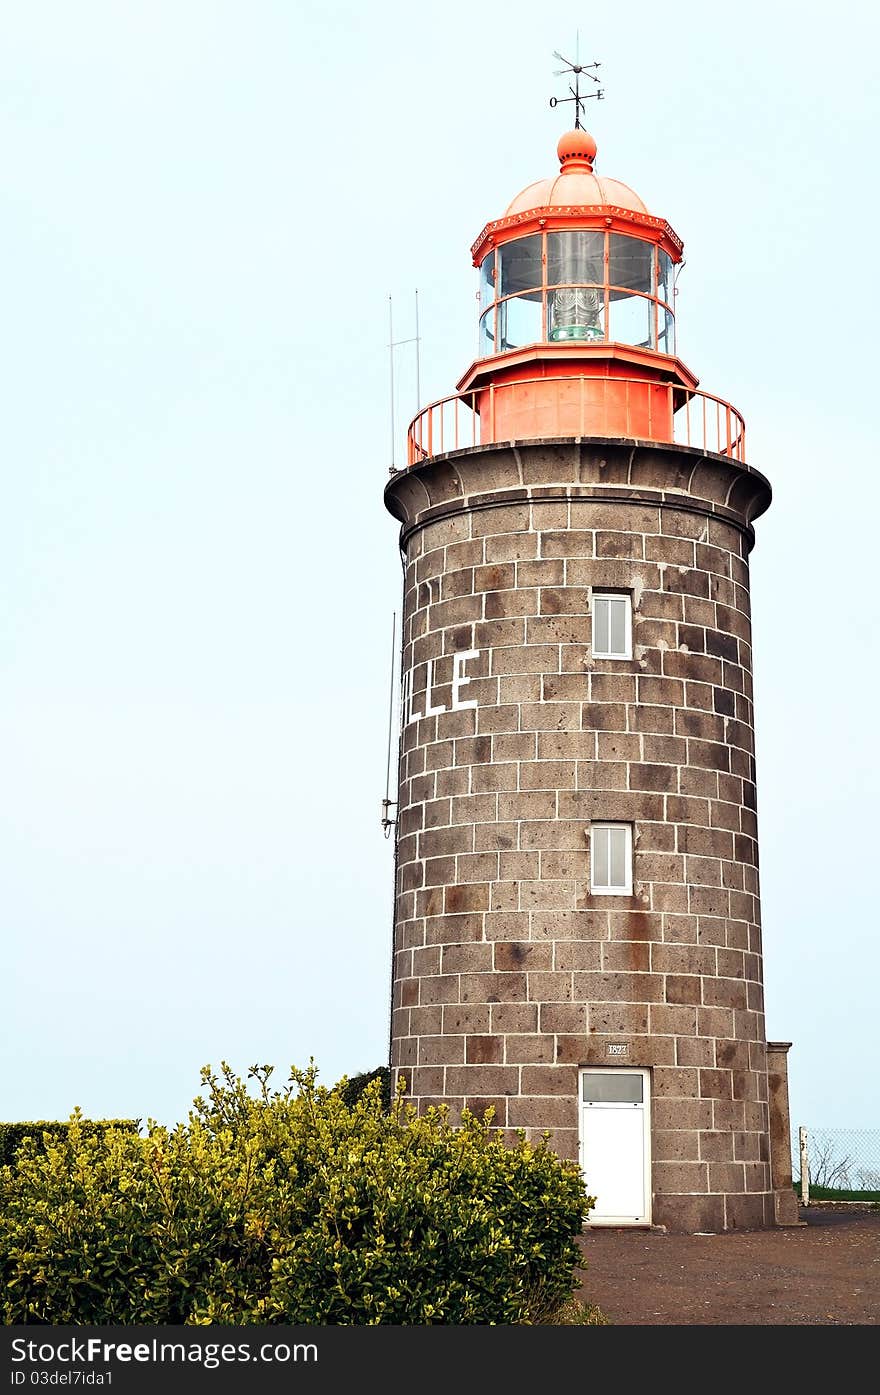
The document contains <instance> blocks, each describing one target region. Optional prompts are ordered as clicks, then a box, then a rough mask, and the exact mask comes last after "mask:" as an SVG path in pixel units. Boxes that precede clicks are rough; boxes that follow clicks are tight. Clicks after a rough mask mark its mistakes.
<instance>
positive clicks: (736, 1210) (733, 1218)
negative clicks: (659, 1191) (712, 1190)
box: [653, 1192, 776, 1235]
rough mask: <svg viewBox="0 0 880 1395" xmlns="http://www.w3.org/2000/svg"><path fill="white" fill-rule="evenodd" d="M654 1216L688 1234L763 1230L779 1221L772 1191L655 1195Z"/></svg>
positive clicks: (656, 1220) (657, 1220)
mask: <svg viewBox="0 0 880 1395" xmlns="http://www.w3.org/2000/svg"><path fill="white" fill-rule="evenodd" d="M653 1219H654V1224H655V1225H658V1226H665V1227H666V1229H667V1230H671V1231H676V1232H678V1233H680V1234H686V1235H693V1234H695V1233H699V1232H701V1231H706V1232H709V1233H712V1234H716V1233H718V1232H719V1231H723V1230H764V1229H767V1228H769V1227H770V1226H773V1225H775V1224H776V1221H775V1213H774V1205H773V1194H772V1192H755V1193H745V1194H740V1195H737V1194H726V1195H715V1196H693V1195H685V1194H682V1195H679V1196H655V1198H654V1218H653Z"/></svg>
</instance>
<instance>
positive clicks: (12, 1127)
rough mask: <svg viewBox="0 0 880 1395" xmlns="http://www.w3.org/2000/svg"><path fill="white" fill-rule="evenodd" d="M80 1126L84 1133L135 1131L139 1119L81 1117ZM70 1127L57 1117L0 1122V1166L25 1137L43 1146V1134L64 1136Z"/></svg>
mask: <svg viewBox="0 0 880 1395" xmlns="http://www.w3.org/2000/svg"><path fill="white" fill-rule="evenodd" d="M79 1123H80V1128H81V1129H83V1131H84V1132H86V1133H94V1132H96V1131H98V1130H100V1129H130V1130H131V1131H132V1132H133V1133H137V1131H138V1129H139V1128H140V1123H141V1121H140V1119H81V1120H80V1121H79ZM69 1128H70V1123H69V1121H68V1120H66V1119H65V1120H64V1121H63V1122H59V1121H58V1120H57V1119H38V1120H37V1121H36V1122H35V1123H23V1124H0V1167H2V1166H3V1165H4V1164H6V1163H11V1162H12V1160H13V1158H14V1157H15V1154H16V1153H17V1152H18V1149H19V1147H20V1146H21V1144H22V1142H23V1141H24V1139H26V1138H33V1139H35V1140H36V1143H37V1146H38V1147H39V1148H42V1147H43V1146H44V1138H45V1135H46V1134H48V1135H49V1136H50V1137H51V1138H59V1137H60V1138H65V1137H66V1136H67V1130H68V1129H69Z"/></svg>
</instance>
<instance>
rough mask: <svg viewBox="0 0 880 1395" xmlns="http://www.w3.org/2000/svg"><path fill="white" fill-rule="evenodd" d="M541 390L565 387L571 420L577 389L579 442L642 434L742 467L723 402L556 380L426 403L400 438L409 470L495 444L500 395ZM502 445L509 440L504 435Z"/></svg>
mask: <svg viewBox="0 0 880 1395" xmlns="http://www.w3.org/2000/svg"><path fill="white" fill-rule="evenodd" d="M547 383H561V384H564V385H565V387H566V390H567V412H568V413H569V414H570V413H571V412H572V410H573V409H574V410H575V411H576V410H577V408H576V406H575V404H573V403H572V401H571V397H570V396H568V394H570V393H571V391H572V389H573V388H574V387H575V386H576V385H577V386H578V387H579V393H580V403H579V413H578V416H579V430H578V434H579V435H582V436H620V437H621V438H630V439H632V438H636V439H639V438H643V439H644V438H646V427H647V439H649V440H653V441H670V442H674V443H675V444H676V445H680V446H696V447H697V448H698V449H701V450H708V451H714V452H715V453H716V454H718V455H727V456H729V457H730V458H731V459H733V460H739V461H745V458H746V455H745V440H746V426H745V422H744V421H743V418H742V416H741V415H740V413H739V412H738V411H737V410H736V408H735V407H732V406H731V404H730V403H729V402H725V401H724V399H723V398H721V397H713V396H712V394H711V393H709V392H699V391H698V390H697V389H695V388H694V389H689V388H684V387H682V386H681V385H680V384H678V383H663V382H658V381H657V380H656V379H655V378H611V377H608V378H599V377H591V376H590V377H588V376H584V377H581V378H570V377H566V376H565V375H564V374H558V375H555V376H552V377H546V378H538V379H535V378H523V379H513V380H511V379H505V380H503V381H502V382H500V383H498V384H495V383H490V384H489V385H488V386H487V387H484V388H479V389H476V390H473V391H471V392H465V393H458V394H456V395H455V396H452V397H441V398H440V399H439V400H438V401H436V402H431V403H430V404H429V405H428V406H427V407H423V408H422V410H421V411H420V412H419V414H418V416H416V417H414V418H413V420H412V421H411V422H410V426H409V430H408V431H407V433H406V455H407V465H418V464H420V463H421V462H422V461H423V460H429V459H431V457H432V456H435V455H443V454H445V453H446V451H453V450H462V449H464V448H466V447H468V446H477V445H487V444H489V443H491V442H493V441H497V440H498V439H499V436H498V435H496V399H497V398H499V397H500V394H502V393H503V394H505V398H506V400H507V401H508V402H509V401H510V393H511V392H512V391H513V390H515V389H516V388H517V387H519V386H522V387H525V388H529V389H535V388H536V387H543V386H544V384H547ZM635 389H638V392H635V391H634V390H635ZM646 389H648V391H646ZM631 396H632V398H633V403H632V411H631V410H630V397H631ZM621 417H622V418H623V421H624V423H625V425H624V428H623V429H621V425H620V423H621ZM670 422H671V423H672V430H671V433H670V429H669V423H670ZM630 427H631V428H632V429H630ZM502 429H503V428H501V427H499V430H502ZM503 439H505V440H506V439H508V437H507V435H504V436H503ZM524 439H528V438H527V437H525V438H524Z"/></svg>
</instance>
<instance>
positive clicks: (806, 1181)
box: [798, 1125, 810, 1206]
mask: <svg viewBox="0 0 880 1395" xmlns="http://www.w3.org/2000/svg"><path fill="white" fill-rule="evenodd" d="M798 1143H799V1144H800V1149H801V1205H802V1206H809V1204H810V1153H809V1149H808V1147H807V1131H806V1129H805V1128H804V1126H803V1125H801V1127H800V1128H799V1129H798Z"/></svg>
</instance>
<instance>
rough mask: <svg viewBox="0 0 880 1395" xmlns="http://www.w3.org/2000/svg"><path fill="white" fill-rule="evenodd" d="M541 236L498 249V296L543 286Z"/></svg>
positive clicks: (511, 243)
mask: <svg viewBox="0 0 880 1395" xmlns="http://www.w3.org/2000/svg"><path fill="white" fill-rule="evenodd" d="M541 271H542V267H541V235H540V233H538V234H536V235H535V236H534V237H521V238H520V239H519V241H517V242H506V243H505V244H504V246H503V247H499V249H498V282H499V284H498V294H499V295H516V294H517V292H518V291H530V290H534V289H537V288H538V287H540V285H541V279H542V278H541Z"/></svg>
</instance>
